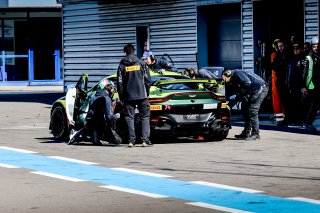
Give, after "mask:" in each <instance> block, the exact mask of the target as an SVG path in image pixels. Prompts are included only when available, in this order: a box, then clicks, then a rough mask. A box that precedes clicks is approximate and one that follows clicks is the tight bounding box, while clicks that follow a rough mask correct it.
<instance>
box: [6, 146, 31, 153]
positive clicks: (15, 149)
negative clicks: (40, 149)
mask: <svg viewBox="0 0 320 213" xmlns="http://www.w3.org/2000/svg"><path fill="white" fill-rule="evenodd" d="M0 148H1V149H5V150H10V151H15V152H21V153H29V154H34V153H37V152H34V151H29V150H25V149H17V148H12V147H7V146H0Z"/></svg>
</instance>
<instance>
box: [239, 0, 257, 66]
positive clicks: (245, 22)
mask: <svg viewBox="0 0 320 213" xmlns="http://www.w3.org/2000/svg"><path fill="white" fill-rule="evenodd" d="M252 15H253V3H252V1H243V2H242V14H241V16H242V17H241V18H242V69H243V70H246V71H253V70H254V67H253V66H254V54H253V45H254V44H253V17H252Z"/></svg>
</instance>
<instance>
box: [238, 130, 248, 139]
mask: <svg viewBox="0 0 320 213" xmlns="http://www.w3.org/2000/svg"><path fill="white" fill-rule="evenodd" d="M234 137H235V138H237V139H245V138H247V137H249V136H248V135H247V134H245V133H244V132H241V134H239V135H235V136H234Z"/></svg>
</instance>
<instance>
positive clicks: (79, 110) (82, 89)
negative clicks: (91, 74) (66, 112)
mask: <svg viewBox="0 0 320 213" xmlns="http://www.w3.org/2000/svg"><path fill="white" fill-rule="evenodd" d="M75 89H76V95H75V100H74V110H73V121H74V125H75V127H76V129H77V127H79V126H82V124H83V120H84V118H85V116H84V114H86V113H87V111H86V109H87V105H88V103H87V92H88V74H82V75H81V77H80V79H79V81H78V83H77V84H76V86H75ZM84 105H85V106H84Z"/></svg>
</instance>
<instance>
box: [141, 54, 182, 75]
mask: <svg viewBox="0 0 320 213" xmlns="http://www.w3.org/2000/svg"><path fill="white" fill-rule="evenodd" d="M142 59H143V60H144V61H145V62H146V64H147V65H148V67H149V68H150V69H151V70H157V71H159V70H160V71H161V70H168V71H173V72H177V71H178V69H177V68H176V67H174V66H173V65H172V64H171V63H170V62H169V61H167V60H166V59H164V58H155V56H154V55H153V53H152V51H144V53H143V56H142Z"/></svg>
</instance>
